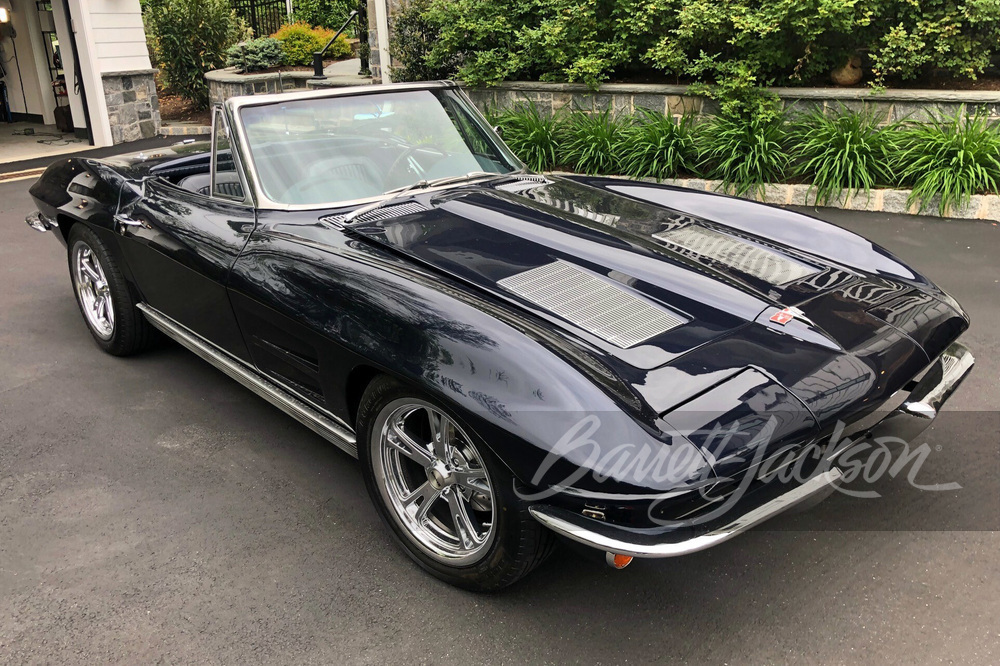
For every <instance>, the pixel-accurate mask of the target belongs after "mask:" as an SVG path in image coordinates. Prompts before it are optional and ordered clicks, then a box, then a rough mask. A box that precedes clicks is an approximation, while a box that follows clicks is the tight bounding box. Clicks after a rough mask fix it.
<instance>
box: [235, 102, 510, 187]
mask: <svg viewBox="0 0 1000 666" xmlns="http://www.w3.org/2000/svg"><path fill="white" fill-rule="evenodd" d="M240 120H241V121H242V123H243V128H244V130H245V132H246V138H247V144H248V146H247V147H248V149H249V152H250V155H251V157H252V159H253V165H254V169H255V170H256V172H257V178H258V180H259V182H260V186H261V188H262V189H263V193H264V195H265V196H266V197H267V198H268V199H270V200H271V201H274V202H276V203H280V204H292V205H309V204H333V203H337V202H343V201H353V200H357V199H368V198H371V197H378V196H379V195H382V194H385V193H386V192H390V191H394V190H399V189H401V188H405V187H408V186H411V185H414V184H415V183H420V182H421V181H428V182H431V181H435V180H439V179H444V178H449V177H453V176H462V175H465V174H469V173H472V172H486V173H496V174H504V173H509V172H511V171H515V170H518V169H519V168H520V165H519V164H517V162H516V159H515V158H514V157H512V156H511V155H510V153H509V152H508V151H507V150H506V149H505V148H503V147H502V143H501V142H500V140H499V139H498V138H497V137H496V135H495V134H494V133H493V132H492V130H491V129H490V128H489V127H488V126H487V125H486V124H485V123H483V122H482V121H481V120H480V117H479V116H478V114H477V113H476V112H475V111H474V110H473V109H470V107H469V105H468V103H467V102H466V101H465V99H463V97H462V96H460V95H459V94H458V93H457V92H455V91H453V90H447V89H441V90H403V91H396V92H387V93H375V94H362V95H353V96H343V97H320V98H315V99H299V100H290V101H288V102H278V103H274V104H266V105H261V106H248V107H244V108H243V109H241V110H240Z"/></svg>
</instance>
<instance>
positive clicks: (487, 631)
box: [0, 181, 1000, 664]
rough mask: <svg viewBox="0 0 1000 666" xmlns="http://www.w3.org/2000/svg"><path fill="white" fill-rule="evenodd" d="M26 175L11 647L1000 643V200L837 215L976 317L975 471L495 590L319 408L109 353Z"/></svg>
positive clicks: (806, 659)
mask: <svg viewBox="0 0 1000 666" xmlns="http://www.w3.org/2000/svg"><path fill="white" fill-rule="evenodd" d="M29 184H30V181H17V182H10V183H0V660H3V661H10V662H46V663H98V662H117V663H163V664H173V663H185V662H199V663H213V662H220V663H239V664H244V663H258V662H270V663H352V664H353V663H373V664H383V663H463V664H468V663H526V662H530V663H539V662H580V663H625V662H629V663H648V662H651V661H664V662H667V661H669V662H675V663H676V662H689V663H717V664H723V663H776V662H795V663H873V662H880V663H899V664H913V663H938V662H943V663H962V664H996V663H1000V624H998V621H997V619H998V618H1000V536H998V532H996V531H991V530H996V529H998V525H997V520H998V514H1000V496H998V494H997V492H996V490H997V487H998V486H997V476H998V473H1000V466H998V463H997V460H998V433H997V431H996V428H995V426H996V419H995V418H994V417H995V414H996V413H997V412H998V411H1000V410H998V408H1000V379H998V377H1000V282H998V281H1000V259H998V258H997V256H998V252H1000V228H998V227H996V226H994V225H992V224H990V223H983V222H957V221H940V220H928V219H919V218H903V217H889V216H884V215H878V214H860V213H835V212H826V213H823V215H825V216H826V217H828V218H830V219H832V220H834V221H835V222H837V223H838V224H841V225H843V226H846V227H848V228H850V229H852V230H856V231H861V232H862V233H865V234H867V235H869V236H870V237H871V238H873V239H874V240H876V241H877V242H879V243H881V244H883V245H885V246H887V247H889V248H890V249H892V250H894V251H896V252H897V253H898V254H899V255H901V256H902V257H903V258H904V259H907V260H909V261H910V262H911V263H913V264H915V265H916V266H918V267H919V268H921V269H922V270H923V271H924V272H925V273H926V274H927V275H928V276H929V277H930V278H932V279H934V280H935V281H937V282H938V283H939V284H940V285H942V286H943V287H945V288H946V289H948V290H949V291H950V292H951V293H952V294H953V295H954V296H955V297H956V298H957V299H958V300H959V301H960V302H962V303H963V304H964V305H965V306H966V308H967V309H968V311H969V312H970V314H971V316H972V317H973V320H974V322H973V328H972V329H971V330H970V332H969V333H968V334H967V335H966V342H967V344H968V345H969V346H970V347H971V348H972V350H973V352H974V353H975V354H976V356H977V358H978V360H979V363H978V365H977V368H976V369H975V371H974V374H973V376H972V377H970V378H969V380H968V381H967V382H966V383H965V384H964V385H963V386H962V387H961V388H960V389H959V392H958V393H957V394H956V395H955V397H954V398H953V400H952V401H951V403H949V409H948V412H947V413H946V414H944V415H942V418H941V420H940V422H939V423H938V425H937V426H936V427H935V429H934V430H933V431H932V432H930V433H929V434H928V437H927V440H928V441H929V442H930V444H931V445H932V446H934V447H935V455H937V458H935V459H934V464H933V465H932V463H931V462H930V461H929V462H928V463H927V470H926V473H927V474H928V478H929V479H933V480H940V481H955V482H958V483H960V484H962V485H963V489H962V490H960V491H956V492H950V493H929V492H924V493H920V494H919V495H917V494H915V493H914V491H912V490H910V491H909V492H903V491H896V490H894V489H898V488H899V487H900V486H902V487H907V484H906V482H905V480H904V479H902V478H898V479H895V480H893V481H892V482H890V483H888V484H887V485H886V486H885V492H884V493H883V497H882V498H881V499H878V500H861V499H856V498H849V497H846V496H834V497H833V498H831V499H830V500H828V501H827V502H826V503H824V504H823V505H821V506H819V507H817V508H815V509H813V510H812V511H810V512H808V513H804V514H799V515H793V516H782V517H780V518H778V519H776V520H775V521H773V523H772V525H771V526H770V529H766V530H764V529H760V530H757V531H754V532H751V533H748V534H747V535H744V536H742V537H741V538H739V539H736V540H733V541H729V542H727V543H725V544H723V545H721V546H719V547H717V548H714V549H712V550H709V551H706V552H703V553H700V554H697V555H693V556H688V557H685V558H681V559H676V560H662V561H637V562H636V563H634V564H633V565H632V566H631V567H629V568H628V569H626V570H624V571H621V572H614V571H611V570H609V569H607V568H606V567H604V566H603V565H600V564H597V563H594V562H591V561H587V560H584V559H581V558H579V557H577V556H575V555H573V554H572V553H570V552H567V551H566V550H563V551H560V552H557V553H556V555H555V557H553V558H552V559H551V560H550V561H549V562H548V563H547V564H546V565H545V566H544V567H543V568H541V569H540V570H538V571H537V572H536V573H535V574H534V575H533V576H532V577H530V578H529V579H528V580H526V581H525V582H523V583H522V584H520V585H518V586H516V587H515V588H512V589H510V590H508V591H506V592H504V593H501V594H496V595H491V596H477V595H473V594H469V593H466V592H462V591H459V590H456V589H453V588H450V587H448V586H446V585H444V584H442V583H439V582H437V581H436V580H434V579H432V578H430V577H428V576H427V575H425V574H424V573H422V572H421V571H420V570H419V569H418V568H417V567H416V566H414V565H412V564H411V563H410V561H409V560H408V559H407V558H406V557H405V556H404V555H403V554H402V553H401V552H400V551H399V550H397V548H396V547H395V546H394V545H393V543H392V542H391V541H390V538H389V536H388V535H387V533H386V532H385V531H384V530H383V529H382V528H381V527H380V525H378V524H377V517H376V514H375V511H374V510H373V509H372V507H371V506H370V505H369V501H368V498H367V496H366V494H365V490H364V486H363V483H362V480H361V477H360V475H359V474H358V472H357V470H356V468H355V463H354V462H353V461H352V460H351V459H350V458H349V457H348V456H346V455H345V454H342V453H340V452H339V451H338V450H336V449H335V448H334V447H333V446H332V445H328V444H327V443H325V442H324V441H323V440H322V439H320V438H319V437H317V436H316V435H314V434H313V433H312V432H310V431H309V430H307V429H306V428H305V427H302V426H300V425H299V424H297V423H296V422H295V421H293V420H292V419H290V418H288V417H286V416H285V415H283V414H282V413H281V412H279V411H278V410H277V409H274V408H272V407H271V406H270V405H268V404H267V403H265V402H264V401H262V400H261V399H259V398H257V397H256V396H254V395H253V394H251V393H250V392H249V391H246V390H244V389H243V388H241V387H240V386H238V385H237V384H236V383H234V382H233V381H231V380H229V379H228V378H226V377H225V376H224V375H222V374H221V373H219V372H217V371H216V370H214V369H212V368H211V367H209V366H208V365H207V364H205V363H204V362H202V361H200V360H198V359H197V358H196V357H194V356H193V355H191V354H190V353H188V352H185V351H183V350H182V349H180V348H179V347H176V346H172V345H165V346H163V347H162V348H160V349H157V350H154V351H153V352H151V353H148V354H146V355H143V356H141V357H136V358H132V359H117V358H113V357H110V356H106V355H104V354H102V353H101V352H100V351H99V350H98V348H97V347H96V346H95V345H94V344H93V342H92V341H91V339H90V336H89V335H88V333H87V331H86V329H85V325H84V323H83V321H82V319H81V318H80V315H79V312H78V310H77V307H76V304H75V302H74V300H73V296H72V294H71V292H70V288H69V278H68V274H67V269H66V262H65V255H64V250H63V249H62V246H61V245H60V244H59V243H57V242H56V241H55V239H53V238H51V237H49V236H46V235H42V234H38V233H37V232H35V231H32V230H31V229H29V228H28V227H27V226H26V225H25V224H24V222H23V219H24V216H25V214H27V213H28V212H29V210H30V202H29V198H28V196H27V194H26V190H27V187H28V185H29ZM946 417H947V418H946ZM934 465H936V466H934ZM858 525H860V526H863V527H864V529H863V530H857V529H849V528H851V527H852V526H858ZM820 528H822V529H820Z"/></svg>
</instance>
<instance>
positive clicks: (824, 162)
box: [789, 107, 896, 204]
mask: <svg viewBox="0 0 1000 666" xmlns="http://www.w3.org/2000/svg"><path fill="white" fill-rule="evenodd" d="M884 120H885V118H884V117H879V116H878V115H876V114H874V113H873V112H871V111H868V110H865V111H852V110H848V109H845V108H843V107H841V109H840V111H839V112H838V113H836V114H832V115H830V114H826V113H824V112H823V109H821V108H816V109H814V110H812V111H810V112H807V113H803V114H801V115H799V116H798V117H797V118H796V119H795V123H794V125H793V129H792V131H791V132H790V136H789V138H790V144H791V145H792V146H794V149H795V152H796V157H797V158H798V160H799V161H798V164H797V165H796V167H795V174H796V175H797V176H800V177H803V178H806V179H808V180H809V182H810V183H811V184H812V188H811V192H812V193H813V195H814V197H815V201H816V203H817V204H825V203H827V202H828V201H829V200H830V199H833V198H836V197H837V196H838V195H839V194H840V193H841V192H842V191H844V190H847V192H848V194H850V193H852V192H860V191H864V193H865V194H866V195H867V194H868V193H869V191H870V190H871V188H873V187H875V186H876V185H879V184H882V185H885V184H887V183H891V182H892V181H893V180H894V178H893V175H892V169H891V168H890V167H889V161H890V159H891V156H892V154H893V151H894V150H895V149H896V145H895V136H896V133H895V131H894V130H893V128H892V127H890V128H886V129H883V128H881V127H880V126H879V125H880V123H881V122H882V121H884Z"/></svg>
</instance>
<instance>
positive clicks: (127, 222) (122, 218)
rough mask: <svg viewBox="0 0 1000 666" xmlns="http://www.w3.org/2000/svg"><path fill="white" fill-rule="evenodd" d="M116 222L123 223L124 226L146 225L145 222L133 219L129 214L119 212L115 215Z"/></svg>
mask: <svg viewBox="0 0 1000 666" xmlns="http://www.w3.org/2000/svg"><path fill="white" fill-rule="evenodd" d="M115 222H117V223H118V224H120V225H122V226H123V227H145V226H146V223H145V222H140V221H139V220H133V219H132V218H131V217H128V216H127V215H122V214H120V213H119V214H118V215H115Z"/></svg>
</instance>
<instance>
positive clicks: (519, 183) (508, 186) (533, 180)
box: [493, 176, 552, 192]
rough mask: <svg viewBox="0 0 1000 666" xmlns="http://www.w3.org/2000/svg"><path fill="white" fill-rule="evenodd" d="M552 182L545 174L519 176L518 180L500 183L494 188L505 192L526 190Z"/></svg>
mask: <svg viewBox="0 0 1000 666" xmlns="http://www.w3.org/2000/svg"><path fill="white" fill-rule="evenodd" d="M550 182H552V181H550V180H549V179H547V178H546V177H545V176H518V177H517V179H516V180H514V181H511V182H509V183H500V184H499V185H495V186H494V187H493V189H495V190H502V191H504V192H524V191H525V190H530V189H532V188H534V187H538V186H539V185H548V184H549V183H550Z"/></svg>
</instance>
